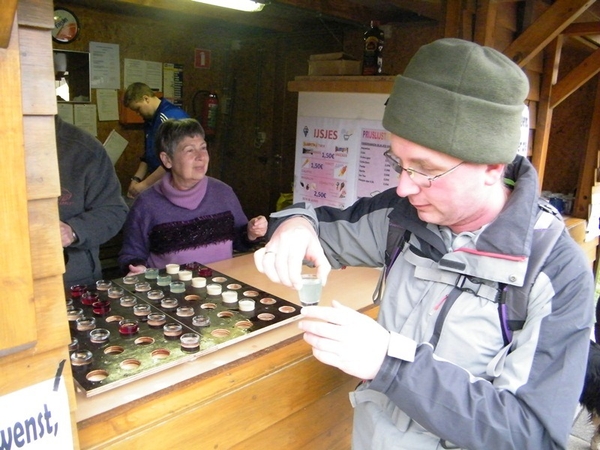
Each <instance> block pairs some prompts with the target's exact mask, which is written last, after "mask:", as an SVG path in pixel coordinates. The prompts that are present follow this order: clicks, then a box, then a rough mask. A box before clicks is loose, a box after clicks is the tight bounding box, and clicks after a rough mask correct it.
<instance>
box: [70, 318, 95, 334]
mask: <svg viewBox="0 0 600 450" xmlns="http://www.w3.org/2000/svg"><path fill="white" fill-rule="evenodd" d="M75 323H76V324H77V331H90V330H93V329H94V328H96V319H94V318H93V317H85V316H83V317H80V318H79V319H77V320H75Z"/></svg>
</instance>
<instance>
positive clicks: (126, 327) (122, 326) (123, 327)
mask: <svg viewBox="0 0 600 450" xmlns="http://www.w3.org/2000/svg"><path fill="white" fill-rule="evenodd" d="M139 329H140V325H139V322H138V321H137V320H136V319H123V320H121V321H120V322H119V333H121V335H122V336H133V335H134V334H136V333H137V332H138V331H139Z"/></svg>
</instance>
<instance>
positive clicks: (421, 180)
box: [383, 149, 465, 188]
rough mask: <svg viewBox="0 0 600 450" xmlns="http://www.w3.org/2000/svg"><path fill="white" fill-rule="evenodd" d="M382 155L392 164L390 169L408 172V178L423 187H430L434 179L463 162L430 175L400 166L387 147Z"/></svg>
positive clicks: (446, 173) (399, 172)
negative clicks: (437, 173)
mask: <svg viewBox="0 0 600 450" xmlns="http://www.w3.org/2000/svg"><path fill="white" fill-rule="evenodd" d="M383 156H385V159H386V160H387V161H388V162H389V163H390V165H391V166H392V169H394V171H395V172H397V173H398V174H401V173H402V171H405V172H406V173H407V174H408V176H409V177H410V179H411V180H413V182H414V183H415V184H416V185H417V186H420V187H425V188H428V187H431V184H432V183H433V182H434V181H435V180H437V179H438V178H441V177H443V176H444V175H448V174H449V173H450V172H453V171H454V170H456V169H457V168H458V167H459V166H460V165H461V164H464V163H465V161H462V162H460V163H458V164H457V165H456V166H454V167H452V168H451V169H448V170H446V171H445V172H442V173H440V174H439V175H436V176H434V177H432V176H430V175H427V174H424V173H421V172H419V171H418V170H415V169H411V168H410V167H402V166H401V165H400V161H399V160H398V159H396V157H395V156H394V154H393V153H392V150H391V149H388V150H387V151H386V152H385V153H384V154H383ZM415 175H419V176H418V177H415Z"/></svg>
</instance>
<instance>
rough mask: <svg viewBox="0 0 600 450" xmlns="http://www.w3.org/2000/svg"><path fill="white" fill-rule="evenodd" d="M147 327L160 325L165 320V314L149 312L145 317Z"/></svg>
mask: <svg viewBox="0 0 600 450" xmlns="http://www.w3.org/2000/svg"><path fill="white" fill-rule="evenodd" d="M147 321H148V326H149V327H162V326H163V325H164V324H165V323H166V322H167V316H166V315H165V314H163V313H157V312H154V313H150V314H148V317H147Z"/></svg>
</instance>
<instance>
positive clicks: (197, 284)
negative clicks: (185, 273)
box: [192, 277, 206, 288]
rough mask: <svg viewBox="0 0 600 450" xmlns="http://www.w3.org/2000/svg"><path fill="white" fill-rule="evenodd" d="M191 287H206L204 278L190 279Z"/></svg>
mask: <svg viewBox="0 0 600 450" xmlns="http://www.w3.org/2000/svg"><path fill="white" fill-rule="evenodd" d="M192 287H195V288H203V287H206V278H204V277H193V278H192Z"/></svg>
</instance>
